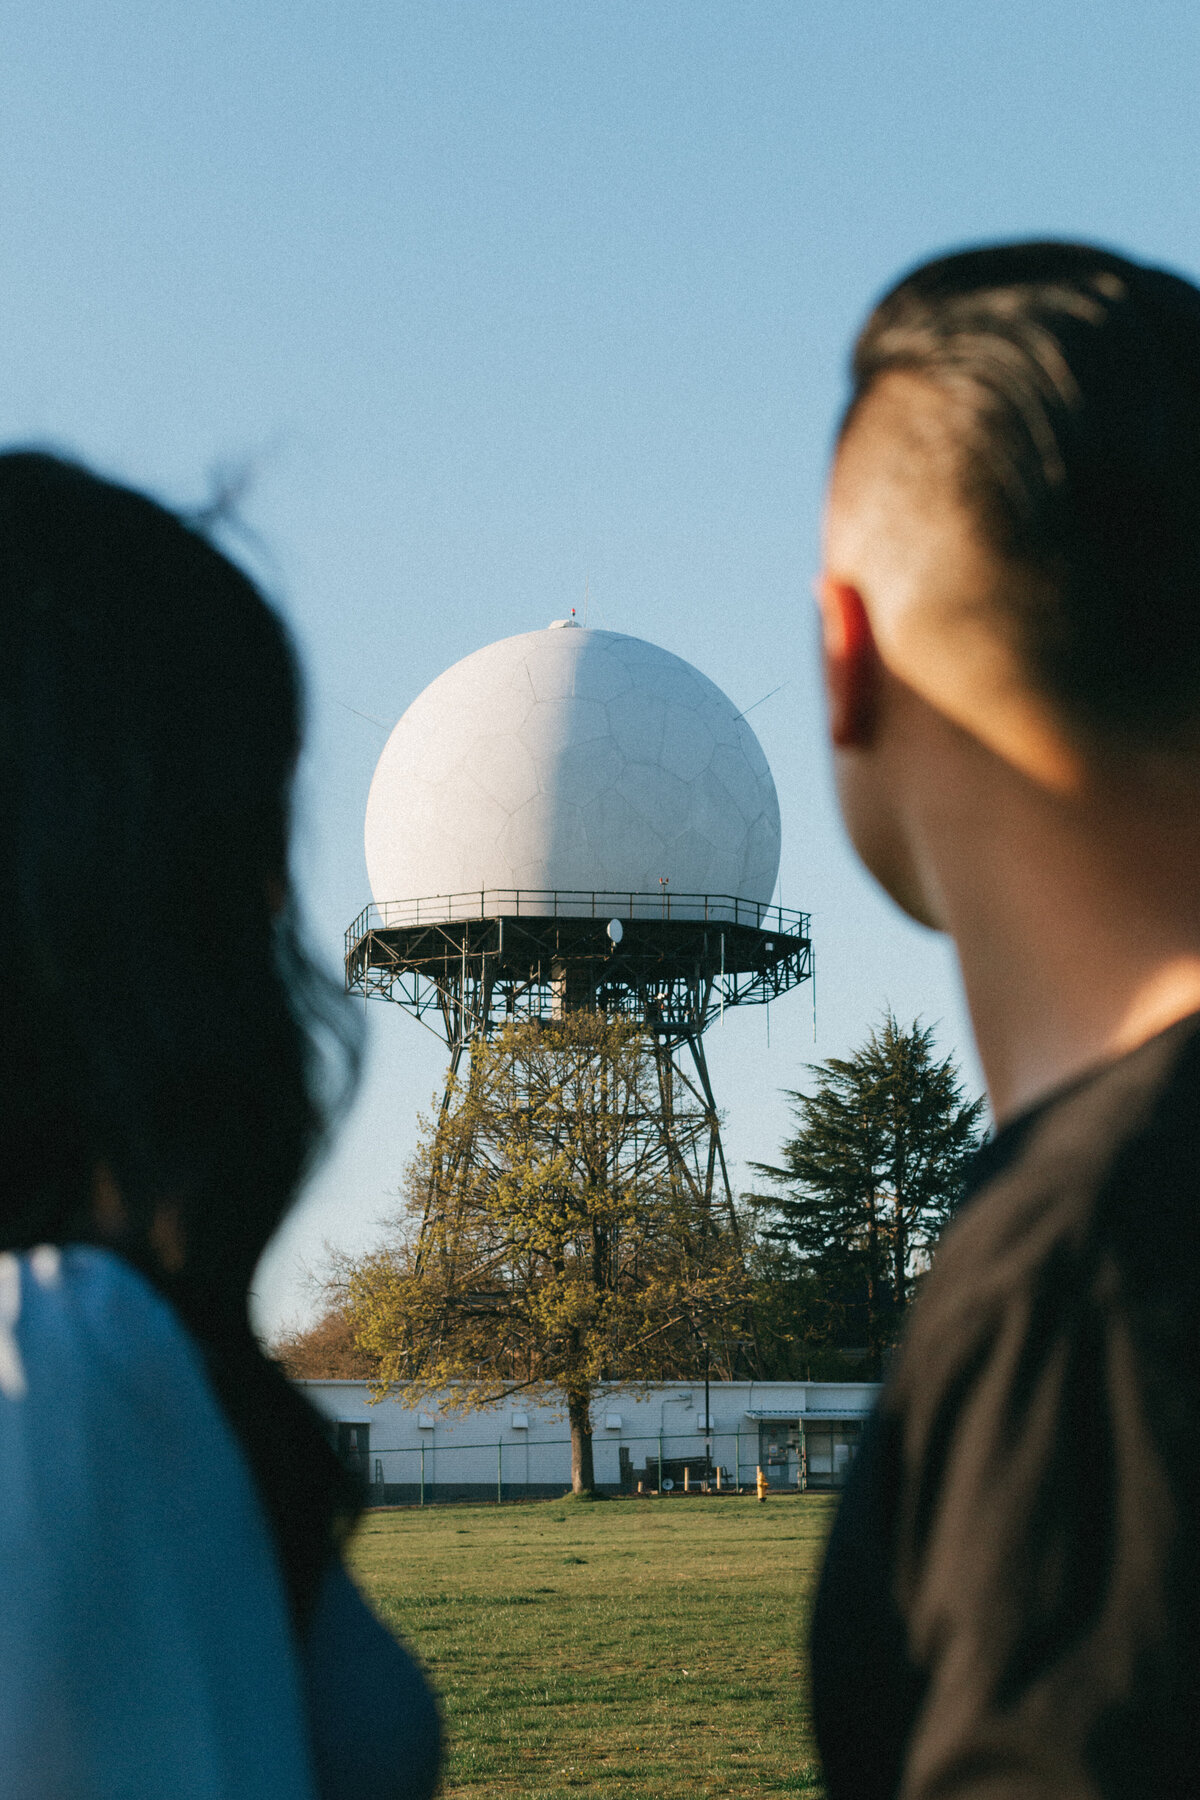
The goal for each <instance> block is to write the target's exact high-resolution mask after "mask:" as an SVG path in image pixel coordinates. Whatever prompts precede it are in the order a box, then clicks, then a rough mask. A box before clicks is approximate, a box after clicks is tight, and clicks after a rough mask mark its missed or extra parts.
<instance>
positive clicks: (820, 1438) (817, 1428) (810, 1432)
mask: <svg viewBox="0 0 1200 1800" xmlns="http://www.w3.org/2000/svg"><path fill="white" fill-rule="evenodd" d="M861 1431H862V1425H861V1423H860V1421H859V1420H858V1419H828V1420H826V1419H820V1420H817V1421H815V1422H814V1421H813V1420H811V1419H810V1420H809V1422H808V1426H807V1430H806V1436H807V1439H808V1485H809V1487H812V1488H840V1487H843V1486H844V1485H845V1481H846V1477H847V1475H848V1474H849V1473H850V1465H851V1463H852V1462H853V1461H854V1457H855V1453H856V1451H857V1450H858V1441H859V1434H860V1433H861Z"/></svg>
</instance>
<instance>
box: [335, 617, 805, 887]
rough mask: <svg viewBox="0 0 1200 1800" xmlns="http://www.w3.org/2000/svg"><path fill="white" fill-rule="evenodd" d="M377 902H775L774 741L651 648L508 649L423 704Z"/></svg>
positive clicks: (385, 814)
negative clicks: (514, 894) (620, 895)
mask: <svg viewBox="0 0 1200 1800" xmlns="http://www.w3.org/2000/svg"><path fill="white" fill-rule="evenodd" d="M366 840H367V868H368V872H369V874H370V879H371V888H372V891H373V893H374V895H375V898H376V900H377V901H379V902H381V903H386V902H390V901H401V900H412V899H419V898H424V897H425V896H428V895H440V894H461V893H465V892H468V891H474V892H476V893H477V892H479V890H480V889H492V890H496V889H514V888H520V889H538V890H546V889H557V890H563V889H576V890H578V889H583V890H599V891H602V892H606V893H608V892H631V893H643V894H645V893H658V892H659V891H660V882H661V881H662V879H663V878H664V877H665V878H666V880H667V881H668V883H669V889H670V892H671V893H672V894H681V895H682V894H732V895H736V896H738V897H739V898H742V899H746V900H752V901H759V902H764V903H765V902H767V901H769V900H770V898H771V894H772V891H773V889H774V886H775V876H776V874H777V872H778V868H779V803H778V800H777V799H776V795H775V784H774V782H773V781H772V779H771V771H770V769H769V768H768V767H767V762H766V758H765V757H764V755H763V753H762V750H761V749H760V748H759V744H758V740H757V738H756V737H755V735H754V733H753V731H752V730H751V729H750V727H749V725H748V724H747V723H746V721H745V719H743V718H742V717H741V716H740V715H739V714H738V712H737V711H736V709H735V708H734V706H733V704H732V702H731V701H730V700H728V699H727V698H726V696H725V695H724V694H723V693H722V692H721V690H720V689H719V688H718V687H715V686H714V684H713V683H712V682H711V681H709V680H708V679H707V677H706V676H704V675H701V674H700V672H699V670H697V669H693V668H692V667H691V665H690V664H689V663H686V662H684V661H682V659H681V658H680V657H678V656H672V655H671V653H670V652H669V651H667V650H661V649H659V648H658V646H657V645H655V644H648V643H646V642H645V641H644V640H643V639H642V638H635V637H626V636H624V635H623V634H622V633H620V632H615V631H589V630H585V629H583V628H582V627H579V626H576V625H574V624H573V623H568V624H567V626H566V628H565V629H564V628H562V627H555V626H551V627H550V628H549V629H547V630H545V631H527V632H523V633H521V635H520V636H518V637H510V638H502V639H501V640H500V642H499V643H495V644H489V645H487V647H486V648H485V649H483V650H477V651H476V652H475V653H474V655H473V656H468V657H464V659H463V661H462V662H459V663H455V665H454V667H453V668H451V669H447V670H446V672H445V674H444V675H439V676H438V678H437V680H436V681H434V682H431V683H430V685H429V686H428V687H427V688H426V689H425V691H424V693H422V694H420V695H418V697H417V698H416V700H414V701H413V703H412V705H411V706H410V707H409V709H408V711H407V712H406V713H405V714H404V716H403V718H402V719H401V720H400V722H399V724H398V725H397V726H396V728H395V730H394V731H393V732H392V735H391V737H390V738H389V739H388V741H387V745H386V746H385V748H384V752H383V755H382V756H381V757H380V759H379V766H378V767H377V769H376V770H375V777H374V780H373V781H372V783H371V793H370V798H369V799H368V801H367V828H366Z"/></svg>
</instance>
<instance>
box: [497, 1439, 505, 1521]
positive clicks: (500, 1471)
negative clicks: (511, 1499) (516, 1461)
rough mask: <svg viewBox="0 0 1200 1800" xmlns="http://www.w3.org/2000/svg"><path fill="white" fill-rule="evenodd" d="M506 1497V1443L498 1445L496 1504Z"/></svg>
mask: <svg viewBox="0 0 1200 1800" xmlns="http://www.w3.org/2000/svg"><path fill="white" fill-rule="evenodd" d="M503 1498H504V1443H503V1440H502V1441H501V1442H500V1443H498V1444H497V1445H496V1504H497V1506H499V1504H500V1502H501V1501H502V1500H503Z"/></svg>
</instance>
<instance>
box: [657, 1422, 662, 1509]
mask: <svg viewBox="0 0 1200 1800" xmlns="http://www.w3.org/2000/svg"><path fill="white" fill-rule="evenodd" d="M658 1491H659V1493H660V1494H661V1493H662V1491H663V1484H662V1432H661V1431H660V1432H659V1434H658Z"/></svg>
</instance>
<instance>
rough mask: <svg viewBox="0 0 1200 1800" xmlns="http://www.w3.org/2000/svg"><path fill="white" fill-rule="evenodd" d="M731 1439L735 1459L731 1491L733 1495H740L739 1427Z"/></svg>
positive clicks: (740, 1430)
mask: <svg viewBox="0 0 1200 1800" xmlns="http://www.w3.org/2000/svg"><path fill="white" fill-rule="evenodd" d="M733 1438H734V1456H735V1457H736V1458H737V1461H736V1464H735V1466H734V1471H733V1491H734V1493H735V1494H740V1493H741V1491H742V1428H741V1426H740V1425H739V1426H738V1428H737V1430H736V1431H735V1432H734V1434H733Z"/></svg>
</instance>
